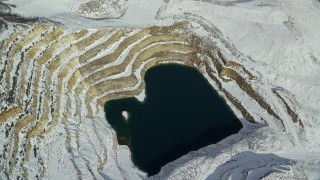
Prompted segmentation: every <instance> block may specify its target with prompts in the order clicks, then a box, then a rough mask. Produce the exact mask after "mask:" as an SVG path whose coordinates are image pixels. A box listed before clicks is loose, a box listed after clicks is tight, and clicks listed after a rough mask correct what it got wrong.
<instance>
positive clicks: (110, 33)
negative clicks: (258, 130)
mask: <svg viewBox="0 0 320 180" xmlns="http://www.w3.org/2000/svg"><path fill="white" fill-rule="evenodd" d="M194 26H197V27H198V29H202V32H207V31H209V30H210V31H211V35H208V36H200V35H199V34H197V32H196V31H194V30H191V29H194V28H191V27H194ZM212 33H213V34H212ZM0 55H1V61H0V62H1V64H0V73H1V74H0V83H1V84H0V91H1V92H0V104H1V106H0V123H1V130H2V131H3V133H2V134H1V139H4V141H3V142H1V143H0V144H1V147H0V152H2V154H1V164H2V165H3V170H4V171H3V173H4V175H5V176H7V177H8V178H16V177H18V176H19V177H25V178H30V179H32V178H33V177H48V178H58V177H57V176H59V174H62V175H63V177H64V178H68V177H67V175H69V176H70V177H69V178H75V177H77V178H83V179H87V178H115V177H118V176H123V174H122V173H123V172H127V173H132V174H134V175H132V177H135V178H139V177H143V176H144V174H143V173H142V172H139V171H138V170H137V169H134V168H133V169H132V164H131V162H127V161H125V160H123V158H122V157H123V156H129V154H128V152H127V149H123V148H124V147H119V146H118V144H117V142H116V138H115V135H114V131H112V130H111V128H110V126H109V125H108V124H107V122H106V120H105V118H104V112H103V105H104V103H105V102H106V101H108V100H110V99H117V98H124V97H132V96H137V95H139V94H140V93H141V92H143V89H144V82H143V77H144V74H145V72H146V71H147V70H148V69H149V68H150V67H152V66H155V65H157V64H160V63H180V64H184V65H186V66H191V67H194V68H196V69H198V70H199V71H201V72H202V74H203V75H204V76H205V77H207V78H208V80H209V81H210V82H211V83H212V85H213V86H214V87H215V88H216V89H217V90H218V91H219V93H220V94H221V95H222V96H223V97H224V98H225V99H226V100H227V101H228V103H229V104H230V106H231V107H232V108H233V110H234V111H235V112H236V113H237V114H238V116H240V117H244V118H245V119H246V120H248V121H249V122H251V123H252V122H258V123H262V122H264V121H263V119H264V118H269V119H270V118H271V119H274V121H275V123H276V124H279V125H280V126H281V128H283V129H284V130H285V131H288V132H289V131H290V130H287V129H286V126H285V124H283V120H282V117H283V114H281V115H280V114H279V111H277V110H273V106H272V105H270V104H269V103H268V101H266V100H265V98H264V97H263V95H262V94H261V92H259V89H255V88H254V87H255V86H252V84H254V85H257V84H259V83H261V82H259V79H258V76H257V75H256V73H255V72H254V71H252V70H249V69H247V68H246V67H243V66H242V65H241V59H244V58H245V57H243V56H242V55H241V54H240V53H239V52H237V51H236V50H235V49H234V48H233V47H232V46H231V45H230V43H228V41H226V40H224V39H223V37H222V35H221V34H220V33H219V32H218V31H216V30H215V29H210V28H209V27H208V26H206V25H205V24H201V23H197V22H193V23H189V22H180V23H176V24H174V25H171V26H164V27H157V26H154V27H150V28H146V29H130V28H118V29H115V28H106V29H99V30H96V29H83V30H79V31H75V32H70V31H69V30H67V29H66V28H65V27H64V26H59V25H54V24H38V25H35V26H31V27H26V28H25V29H23V30H21V31H17V32H14V33H12V34H10V35H9V36H8V37H7V38H6V39H4V41H3V44H2V48H1V53H0ZM227 57H228V58H227ZM235 61H238V62H235ZM232 89H236V91H237V93H234V92H235V91H231V90H232ZM275 93H276V91H275ZM277 96H279V98H280V99H281V101H280V102H282V101H283V104H282V106H283V109H287V113H288V114H289V115H291V116H292V118H293V121H294V122H298V121H299V123H300V125H301V126H303V124H302V122H301V120H300V119H299V117H298V115H297V114H296V113H294V111H293V110H292V109H291V108H290V107H289V106H288V104H286V102H285V99H284V98H281V96H280V94H277ZM243 102H246V103H243ZM252 104H253V105H255V106H257V108H258V109H260V110H261V111H262V112H266V113H263V114H262V113H260V112H258V111H253V110H252V109H249V108H247V107H248V106H249V105H252ZM281 123H282V124H281ZM2 137H3V138H2ZM293 141H294V140H293ZM123 152H125V153H124V154H125V155H119V153H120V154H121V153H123ZM61 164H63V166H61ZM128 164H129V165H128ZM56 171H57V172H58V171H59V173H56V174H55V173H53V172H56ZM62 175H61V176H62Z"/></svg>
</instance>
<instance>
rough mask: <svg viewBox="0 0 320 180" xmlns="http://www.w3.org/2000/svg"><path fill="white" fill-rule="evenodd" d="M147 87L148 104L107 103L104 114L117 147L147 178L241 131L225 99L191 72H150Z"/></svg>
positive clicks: (178, 68) (162, 68)
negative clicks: (124, 147)
mask: <svg viewBox="0 0 320 180" xmlns="http://www.w3.org/2000/svg"><path fill="white" fill-rule="evenodd" d="M145 82H146V98H145V100H144V102H139V101H138V100H137V99H136V98H127V99H119V100H112V101H108V102H106V104H105V112H106V118H107V120H108V122H109V123H110V124H111V126H112V128H113V129H114V130H115V131H116V133H117V137H118V142H119V144H122V145H128V146H129V148H130V150H131V153H132V160H133V163H134V164H135V165H136V166H137V167H138V168H139V169H141V170H142V171H144V172H147V173H148V175H149V176H151V175H154V174H157V173H158V172H159V171H160V169H161V167H162V166H164V165H165V164H167V163H169V162H171V161H174V160H176V159H178V158H179V157H181V156H183V155H185V154H187V153H188V152H190V151H196V150H198V149H200V148H202V147H205V146H208V145H210V144H213V143H216V142H218V141H220V140H222V139H223V138H226V137H228V136H230V135H232V134H234V133H237V132H238V131H239V130H240V129H241V128H242V125H241V123H240V121H239V120H238V119H237V117H236V116H235V115H234V113H233V112H232V111H231V109H230V108H229V106H228V105H227V104H226V102H225V101H224V100H223V98H222V97H220V96H219V95H218V93H217V92H216V91H215V89H214V88H213V87H212V86H211V85H210V84H209V83H208V81H207V80H206V79H205V78H204V77H203V76H202V74H201V73H200V72H198V71H197V70H195V69H193V68H191V67H186V66H182V65H173V64H169V65H168V64H167V65H159V66H156V67H153V68H151V69H149V70H148V71H147V72H146V75H145ZM123 111H126V112H127V113H128V119H126V118H125V117H124V116H123V115H122V113H123Z"/></svg>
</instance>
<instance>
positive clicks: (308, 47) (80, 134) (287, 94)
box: [0, 0, 320, 180]
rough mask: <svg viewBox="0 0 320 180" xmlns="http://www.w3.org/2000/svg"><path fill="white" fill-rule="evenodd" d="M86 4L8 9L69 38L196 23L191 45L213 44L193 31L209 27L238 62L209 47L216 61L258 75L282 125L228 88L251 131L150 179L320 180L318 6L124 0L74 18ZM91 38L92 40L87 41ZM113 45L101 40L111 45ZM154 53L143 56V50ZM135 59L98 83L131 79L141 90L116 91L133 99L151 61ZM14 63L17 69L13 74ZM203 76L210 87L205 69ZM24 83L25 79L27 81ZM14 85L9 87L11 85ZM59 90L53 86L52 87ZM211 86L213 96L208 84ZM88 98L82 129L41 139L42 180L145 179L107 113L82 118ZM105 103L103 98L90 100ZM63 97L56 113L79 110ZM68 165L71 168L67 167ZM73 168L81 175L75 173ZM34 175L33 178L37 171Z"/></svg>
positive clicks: (292, 0) (308, 1)
mask: <svg viewBox="0 0 320 180" xmlns="http://www.w3.org/2000/svg"><path fill="white" fill-rule="evenodd" d="M93 1H94V0H93ZM88 2H89V1H88V0H81V1H76V0H69V1H68V0H52V1H50V2H49V3H48V2H47V1H43V0H29V1H25V0H9V1H8V3H10V4H14V5H17V8H13V9H12V12H14V13H18V14H22V15H24V16H28V17H30V16H40V17H46V18H49V19H51V20H54V21H58V22H60V23H62V24H65V25H67V26H68V28H69V30H70V31H75V30H77V29H83V28H92V29H98V28H103V27H115V28H117V27H134V28H137V30H136V31H133V32H132V33H131V34H130V35H132V34H135V33H136V32H137V31H138V30H140V28H144V27H149V26H153V25H166V24H170V23H171V22H175V21H182V20H186V19H187V20H189V21H191V23H193V25H194V32H195V33H196V34H197V35H199V36H200V37H203V38H208V37H210V38H212V39H215V40H217V39H219V38H217V37H213V35H210V33H209V32H208V31H206V30H205V29H203V28H202V26H200V25H199V24H197V23H195V21H200V20H201V21H203V22H205V23H207V24H211V25H213V26H214V27H215V28H216V29H217V33H218V34H219V31H220V32H221V34H222V37H224V38H225V39H227V40H228V41H230V42H231V43H232V48H234V49H236V50H237V52H239V54H240V55H239V54H236V53H234V52H231V50H229V49H226V48H224V45H223V43H222V42H221V41H218V40H217V41H214V42H216V44H215V45H216V46H218V47H221V51H223V52H224V53H225V54H226V59H228V60H232V61H236V62H238V63H241V64H242V65H243V66H244V67H245V68H246V69H248V70H252V71H253V72H255V73H256V75H257V76H258V80H257V81H256V82H255V81H252V86H253V87H254V89H255V90H257V91H258V92H259V93H260V94H261V96H262V97H264V98H265V99H266V101H267V102H268V103H269V104H270V105H271V107H272V109H273V110H274V111H275V112H276V113H277V114H280V115H281V118H282V122H280V121H279V120H277V119H275V118H274V117H273V116H271V115H270V114H268V113H266V112H265V109H263V108H261V107H260V106H258V105H257V102H256V101H253V100H252V98H251V97H250V96H249V95H247V94H246V93H244V92H243V91H241V90H240V88H239V87H238V86H237V85H236V84H235V83H234V82H230V83H226V84H224V85H223V88H224V89H226V90H227V91H228V92H230V93H231V94H232V95H233V96H234V97H235V98H237V99H238V100H240V101H241V102H242V104H244V106H245V107H246V108H248V109H249V111H250V113H251V115H252V116H253V117H254V118H255V119H256V120H257V124H249V123H248V122H246V120H243V119H241V122H242V123H243V126H244V128H243V129H242V130H241V131H240V132H239V133H238V134H236V135H233V136H230V137H228V138H226V139H224V140H222V141H221V142H219V143H217V144H214V145H210V146H208V147H204V148H202V149H200V150H198V151H195V152H190V153H188V154H187V155H185V156H183V157H181V158H179V159H177V160H175V161H173V162H171V163H169V164H167V165H166V166H164V167H163V168H162V170H161V172H160V173H159V174H158V175H156V176H155V177H151V179H152V178H154V179H157V178H158V179H163V178H167V179H186V178H193V179H215V178H216V177H221V178H222V179H228V178H230V179H239V177H246V178H248V179H250V178H251V179H257V178H262V177H264V178H265V179H281V178H283V179H306V178H309V179H311V180H312V179H315V180H316V179H319V177H320V173H319V172H320V169H319V167H320V155H319V154H320V139H319V138H318V137H319V136H320V133H319V128H320V119H319V117H320V109H319V106H320V104H319V102H320V95H319V94H320V91H319V89H320V80H319V79H320V75H319V74H320V41H319V40H320V33H319V32H320V23H319V22H318V19H319V17H320V8H319V7H320V5H319V4H320V3H319V2H318V1H315V0H305V1H301V0H269V1H263V0H250V1H246V0H244V1H226V0H221V1H216V0H202V1H198V0H197V1H196V0H164V1H162V0H153V1H152V2H150V0H128V1H119V4H120V5H119V7H120V6H121V8H120V9H116V10H115V8H113V9H112V7H104V8H105V9H106V11H108V12H110V13H109V14H108V15H106V14H103V13H100V14H99V13H98V14H96V13H97V12H98V11H92V12H88V13H87V12H86V13H83V12H82V13H79V11H78V9H79V7H80V6H81V5H82V4H84V3H88ZM110 2H111V1H109V2H108V3H110ZM112 2H114V1H112ZM3 7H4V6H3V5H1V4H0V11H3V9H4V8H3ZM108 8H109V9H108ZM120 16H121V17H120ZM85 17H89V18H91V19H88V18H85ZM92 18H93V19H92ZM101 18H107V19H101ZM97 19H99V20H97ZM10 31H11V30H10ZM95 31H96V30H90V33H89V34H88V36H89V35H90V34H91V33H93V32H95ZM6 33H8V32H6ZM111 35H112V34H111ZM111 35H110V36H111ZM4 36H6V35H3V34H2V35H0V37H1V39H3V37H4ZM110 36H108V37H105V38H106V39H108V38H109V37H110ZM145 38H147V37H143V38H142V39H139V40H138V41H137V42H135V43H136V44H137V43H139V42H141V41H142V40H143V39H145ZM35 40H38V39H35ZM122 40H123V39H122ZM122 40H119V41H118V42H116V43H114V44H113V45H112V46H110V47H109V48H108V49H106V50H104V51H101V53H99V54H98V55H97V56H96V57H94V58H93V59H90V60H88V63H89V62H91V61H93V60H95V59H97V58H99V57H102V56H103V55H105V54H107V53H110V52H112V51H114V50H115V49H116V48H117V47H118V45H119V44H120V43H121V42H122ZM100 41H102V40H98V41H97V42H96V44H99V43H100ZM70 43H75V42H70ZM135 43H133V44H132V45H130V46H129V47H128V49H126V50H124V51H123V54H122V55H121V56H120V57H119V59H117V60H115V61H114V62H113V63H110V64H106V65H105V66H104V67H101V68H100V69H103V68H105V67H111V66H114V65H117V64H120V63H121V62H122V61H123V60H124V58H125V57H126V55H127V53H128V51H129V50H130V48H132V47H133V46H134V45H135ZM173 43H174V42H173ZM96 44H94V45H96ZM29 45H30V44H29ZM26 47H27V46H26ZM26 47H24V48H26ZM66 47H67V46H66ZM66 47H61V49H56V50H55V54H59V53H60V52H61V51H62V50H64V49H65V48H66ZM150 47H151V46H148V47H146V49H147V48H150ZM89 48H91V47H88V49H89ZM88 49H85V50H84V51H86V50H88ZM84 51H82V52H75V53H78V54H74V56H76V55H80V54H81V53H84ZM141 51H143V49H142V50H141ZM234 54H236V55H234ZM71 57H73V56H71ZM236 57H239V59H237V58H236ZM135 58H136V56H134V58H133V60H131V61H130V63H129V66H128V67H127V68H126V69H125V71H124V72H122V73H120V74H116V75H115V76H112V77H106V78H105V79H102V80H101V81H103V80H106V79H112V78H118V77H126V76H129V75H130V74H135V75H136V76H137V78H138V79H139V82H138V83H137V84H136V85H135V86H134V87H131V88H127V89H118V90H116V91H123V90H134V89H136V88H137V87H138V86H139V85H140V84H141V82H142V77H141V69H142V68H143V66H144V65H145V64H146V63H148V61H147V62H144V63H143V64H141V66H140V67H139V68H138V69H137V70H136V71H135V72H132V70H131V66H132V63H133V61H134V59H135ZM229 58H230V59H229ZM15 59H17V57H16V58H15ZM67 60H70V59H66V61H65V62H63V65H66V63H67ZM150 61H151V60H150ZM172 62H174V61H172ZM17 63H18V62H15V61H14V67H16V64H17ZM175 63H179V62H178V61H177V62H175ZM44 67H45V66H43V67H42V68H44ZM79 67H80V65H77V66H76V67H75V69H76V68H79ZM30 68H31V66H30ZM100 69H98V70H100ZM98 70H97V71H98ZM43 72H44V71H43ZM201 72H202V73H203V74H204V76H205V77H206V78H208V79H209V76H208V74H207V72H205V70H204V69H203V70H201ZM92 73H94V72H92ZM29 75H30V73H28V76H29ZM44 75H45V74H44ZM89 75H90V74H89ZM89 75H88V76H89ZM11 76H13V74H11ZM88 76H87V77H88ZM87 77H82V78H87ZM52 78H57V73H56V72H54V73H53V77H52ZM70 78H71V75H68V77H67V79H70ZM225 79H230V77H227V76H225ZM10 80H11V81H12V79H10ZM82 80H83V79H79V80H78V81H77V83H76V84H77V85H79V83H80V82H81V81H82ZM55 81H56V80H55V79H53V81H52V83H55ZM66 83H67V80H66V81H65V82H64V86H63V91H65V90H66V85H65V84H66ZM96 83H98V82H96ZM210 83H211V84H212V85H213V86H214V87H215V83H214V82H210ZM274 87H277V89H281V90H282V91H281V92H280V91H279V94H280V95H281V97H283V98H284V99H285V100H286V102H287V103H288V105H289V106H290V107H291V108H292V109H294V111H295V112H296V113H297V114H298V116H299V117H300V119H301V120H302V123H303V124H304V127H300V126H299V125H297V123H293V122H292V119H291V117H290V116H289V115H288V114H287V113H286V110H285V109H284V108H281V107H283V103H282V102H281V101H279V99H277V98H276V96H275V95H274V93H273V91H272V89H274ZM32 88H33V87H32ZM38 90H39V92H40V91H42V90H43V87H42V86H39V87H38ZM52 90H53V91H54V90H55V89H52ZM72 91H75V89H72ZM116 91H114V92H116ZM87 92H88V89H84V90H83V92H82V93H81V97H80V99H81V105H83V111H82V112H81V114H80V115H79V116H80V117H81V118H80V121H78V119H79V117H76V118H74V119H68V121H69V122H68V125H66V126H68V128H69V129H70V132H67V133H66V132H65V131H64V129H65V128H66V127H65V126H64V125H63V124H59V126H58V128H56V129H55V130H54V131H53V133H52V134H53V135H52V137H50V138H49V137H46V138H47V139H49V140H47V139H46V140H47V141H45V142H44V146H45V148H44V149H46V151H44V153H47V155H46V156H45V159H46V162H47V164H46V171H47V172H46V173H47V174H46V178H47V179H76V178H75V177H74V176H72V175H74V174H77V173H79V172H78V171H81V172H85V173H84V174H83V176H82V178H84V179H91V178H93V176H95V177H96V178H97V179H108V178H111V179H144V178H145V177H146V174H145V173H143V172H141V171H139V170H138V169H137V168H136V167H135V166H134V165H133V163H132V162H131V161H130V156H131V155H130V150H129V149H128V148H127V147H125V146H119V145H118V144H117V142H116V141H115V139H114V138H115V137H116V136H115V132H114V131H113V130H112V129H111V127H110V125H109V124H108V123H107V122H106V121H105V119H103V118H102V117H104V116H105V115H104V112H103V108H97V107H96V104H94V103H92V109H93V110H94V113H95V116H94V117H93V118H92V119H83V117H86V115H87V113H88V112H87V110H86V107H85V96H86V93H87ZM108 93H111V92H108ZM106 94H107V93H105V94H101V95H100V96H98V97H96V98H95V99H94V100H97V99H98V98H100V97H102V96H104V95H106ZM39 96H40V95H39ZM62 96H63V99H62V101H61V106H62V107H64V108H67V104H66V102H67V101H68V98H70V99H71V101H72V102H76V100H75V97H73V96H71V97H65V95H62ZM135 97H136V98H137V99H138V100H139V101H141V102H143V101H144V99H145V97H146V94H145V90H143V91H142V92H140V94H139V95H137V96H135ZM228 104H229V105H230V106H231V108H232V109H233V111H234V112H235V114H236V115H237V116H238V117H239V118H243V117H242V115H241V113H240V112H239V111H238V110H237V109H236V107H233V105H232V104H231V103H230V102H228ZM75 106H76V105H75V104H72V105H71V111H72V113H75V108H74V107H75ZM122 115H123V116H124V117H125V119H128V113H127V112H126V111H123V112H122ZM282 123H283V124H284V126H283V125H282ZM67 134H69V135H70V136H71V137H72V138H71V139H72V141H71V142H70V147H67V148H66V147H65V146H66V143H65V142H64V139H65V138H61V136H63V137H65V136H67ZM57 137H58V138H57ZM0 139H1V141H2V139H5V137H4V136H3V135H2V134H1V135H0ZM21 139H22V137H21ZM76 140H77V141H76ZM4 143H5V142H1V143H0V144H4ZM79 143H80V144H81V145H80V146H79ZM0 147H1V148H3V146H0ZM1 148H0V150H1V152H2V149H1ZM104 148H105V149H106V152H107V153H106V154H100V153H99V152H103V149H104ZM53 149H55V150H53ZM68 150H70V151H68ZM104 158H105V159H107V163H106V165H105V166H104V168H103V169H102V170H101V171H98V170H97V169H94V170H91V172H90V171H89V170H88V166H90V163H89V165H88V162H89V161H90V162H94V163H96V164H99V163H101V162H102V161H103V159H104ZM69 159H74V160H73V161H69ZM61 161H63V164H64V166H65V167H63V168H62V167H60V163H59V162H61ZM31 162H32V163H30V164H29V165H28V167H30V169H31V168H32V167H37V166H36V165H34V164H36V159H31ZM75 166H76V167H77V168H78V169H76V168H74V167H75ZM30 171H36V169H31V170H30ZM271 172H274V173H271ZM279 172H280V173H279ZM270 173H271V174H270ZM33 174H34V173H33ZM33 174H32V175H33ZM268 174H269V175H268ZM264 175H266V176H264Z"/></svg>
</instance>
